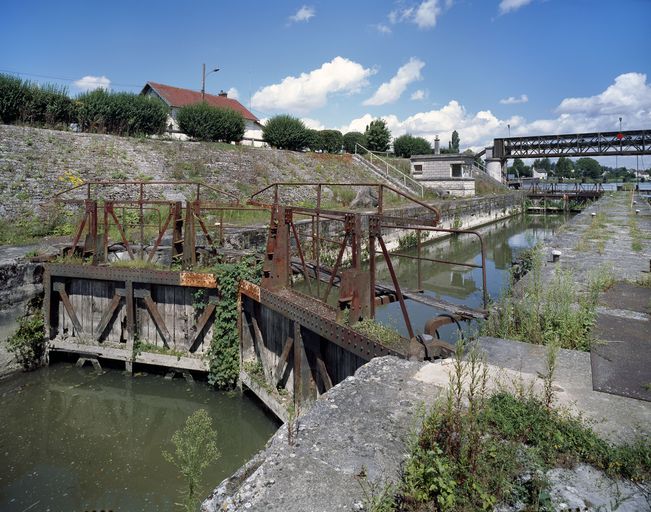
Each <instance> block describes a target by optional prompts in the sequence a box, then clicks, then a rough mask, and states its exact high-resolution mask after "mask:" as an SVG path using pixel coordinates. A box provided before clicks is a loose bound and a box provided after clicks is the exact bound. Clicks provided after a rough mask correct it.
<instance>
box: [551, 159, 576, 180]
mask: <svg viewBox="0 0 651 512" xmlns="http://www.w3.org/2000/svg"><path fill="white" fill-rule="evenodd" d="M555 172H556V176H558V177H559V178H571V177H572V176H573V175H574V162H572V160H570V159H569V158H566V157H564V156H562V157H560V158H559V159H558V161H557V162H556V169H555Z"/></svg>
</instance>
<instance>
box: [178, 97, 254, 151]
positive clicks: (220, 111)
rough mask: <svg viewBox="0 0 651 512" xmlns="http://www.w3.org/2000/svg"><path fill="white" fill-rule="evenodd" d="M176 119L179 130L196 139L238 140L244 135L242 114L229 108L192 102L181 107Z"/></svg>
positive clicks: (215, 140) (213, 140) (214, 140)
mask: <svg viewBox="0 0 651 512" xmlns="http://www.w3.org/2000/svg"><path fill="white" fill-rule="evenodd" d="M176 119H177V121H178V123H179V128H180V129H181V131H182V132H183V133H185V134H187V135H188V136H189V137H191V138H193V139H196V140H204V141H212V142H239V141H241V140H242V138H243V137H244V116H242V114H241V113H240V112H237V111H236V110H233V109H230V108H217V107H213V106H211V105H208V104H207V103H194V104H192V105H186V106H184V107H181V108H180V109H179V111H178V114H177V117H176Z"/></svg>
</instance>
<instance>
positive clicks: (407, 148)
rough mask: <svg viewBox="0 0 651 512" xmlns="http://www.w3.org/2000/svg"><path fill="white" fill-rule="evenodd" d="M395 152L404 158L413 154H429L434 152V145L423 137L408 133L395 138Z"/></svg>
mask: <svg viewBox="0 0 651 512" xmlns="http://www.w3.org/2000/svg"><path fill="white" fill-rule="evenodd" d="M393 152H394V153H395V155H396V156H400V157H402V158H411V157H412V155H428V154H430V153H431V152H432V145H431V144H430V143H429V142H428V141H426V140H425V139H423V138H422V137H413V136H411V135H409V134H406V135H401V136H400V137H397V138H396V139H394V141H393Z"/></svg>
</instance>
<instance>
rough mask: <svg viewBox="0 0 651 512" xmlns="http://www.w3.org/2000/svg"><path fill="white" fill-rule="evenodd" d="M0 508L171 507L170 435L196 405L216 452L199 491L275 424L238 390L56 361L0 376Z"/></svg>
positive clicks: (174, 497)
mask: <svg viewBox="0 0 651 512" xmlns="http://www.w3.org/2000/svg"><path fill="white" fill-rule="evenodd" d="M0 407H1V409H2V421H1V423H0V455H1V458H2V464H1V465H0V510H2V511H3V512H10V511H17V512H22V511H25V510H41V511H44V510H51V511H62V510H65V511H85V510H113V511H118V510H129V511H136V510H143V511H144V510H146V511H149V510H161V511H168V510H169V511H171V510H177V509H179V507H178V506H176V505H175V503H178V502H179V501H181V500H180V496H179V492H180V490H181V489H182V487H183V481H182V480H181V478H180V476H179V473H178V471H177V470H176V468H175V467H174V466H172V465H171V464H170V463H168V462H166V461H165V460H164V459H163V456H162V451H163V450H168V451H173V446H172V445H171V443H170V438H171V436H172V434H173V433H174V432H175V431H176V430H178V429H180V428H181V427H182V426H183V424H184V422H185V420H186V419H187V417H188V416H189V415H190V414H192V413H193V412H194V411H196V410H197V409H200V408H203V409H206V410H207V411H208V412H209V414H210V416H211V417H212V418H213V425H214V426H215V427H216V430H217V432H218V436H219V449H220V451H221V458H220V459H219V460H217V461H216V462H215V463H213V464H212V465H211V466H210V467H209V468H207V469H206V471H205V483H206V488H205V489H204V491H205V492H206V493H207V492H209V490H210V489H212V488H213V487H214V486H215V485H216V484H217V483H218V482H220V481H221V480H222V479H224V478H226V477H228V476H230V475H231V474H232V473H234V472H235V471H236V470H237V469H238V468H239V467H240V466H241V465H242V464H244V463H245V462H246V461H247V460H248V459H249V458H250V457H251V456H252V455H253V454H254V453H255V452H256V451H258V450H260V449H261V448H262V447H263V446H264V445H265V443H266V442H267V440H268V439H269V438H270V437H271V435H272V434H273V433H274V432H275V430H276V429H277V428H278V425H277V424H276V423H275V422H274V421H273V420H272V419H270V417H269V416H267V415H266V414H265V412H263V410H262V409H261V408H260V406H259V405H258V404H257V403H255V402H254V401H253V400H252V399H249V398H248V397H247V396H243V395H241V394H240V393H239V392H233V393H227V392H216V391H214V390H213V389H211V388H209V387H208V385H207V384H204V383H200V382H196V383H195V384H188V383H187V382H185V381H184V380H183V379H175V380H172V381H169V380H164V379H163V377H162V376H159V375H145V374H138V373H137V374H136V375H135V376H134V377H131V376H130V375H126V374H124V373H123V372H120V371H117V370H109V371H106V372H104V373H102V374H97V373H95V372H94V371H93V370H92V369H90V368H89V367H88V368H76V367H75V366H72V365H69V364H64V363H59V364H54V365H52V366H50V367H48V368H43V369H41V370H38V371H36V372H31V373H23V374H19V375H17V376H15V377H12V378H10V379H9V380H7V381H4V382H0Z"/></svg>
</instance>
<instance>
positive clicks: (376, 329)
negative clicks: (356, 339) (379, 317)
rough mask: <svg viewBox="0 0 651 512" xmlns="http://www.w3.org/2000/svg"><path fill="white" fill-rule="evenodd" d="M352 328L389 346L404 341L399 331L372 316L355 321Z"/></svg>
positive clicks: (397, 344)
mask: <svg viewBox="0 0 651 512" xmlns="http://www.w3.org/2000/svg"><path fill="white" fill-rule="evenodd" d="M351 329H353V330H354V331H357V332H358V333H360V334H363V335H364V336H367V337H369V338H373V339H376V340H378V341H379V342H380V343H382V344H383V345H385V346H387V347H398V346H401V345H402V344H403V343H404V341H403V338H402V336H400V333H399V332H398V331H396V330H395V329H393V328H392V327H388V326H386V325H384V324H381V323H379V322H377V321H375V320H373V319H371V318H365V319H364V320H361V321H359V322H356V323H354V324H353V325H351Z"/></svg>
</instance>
